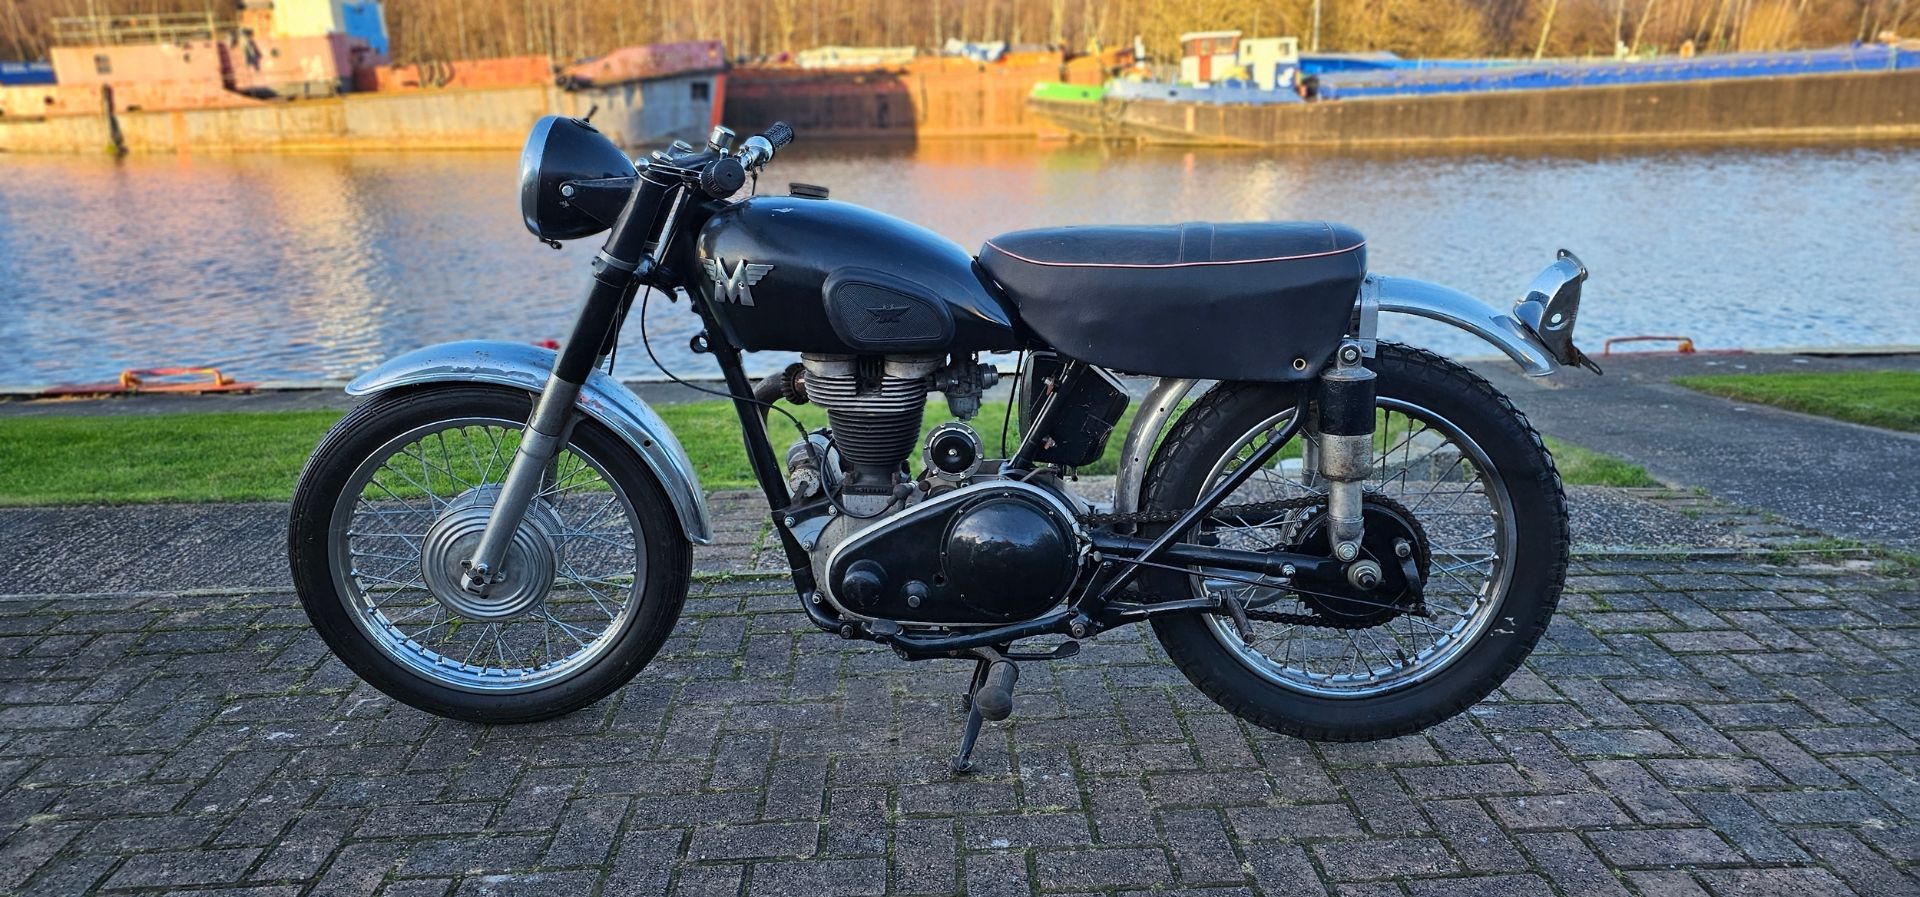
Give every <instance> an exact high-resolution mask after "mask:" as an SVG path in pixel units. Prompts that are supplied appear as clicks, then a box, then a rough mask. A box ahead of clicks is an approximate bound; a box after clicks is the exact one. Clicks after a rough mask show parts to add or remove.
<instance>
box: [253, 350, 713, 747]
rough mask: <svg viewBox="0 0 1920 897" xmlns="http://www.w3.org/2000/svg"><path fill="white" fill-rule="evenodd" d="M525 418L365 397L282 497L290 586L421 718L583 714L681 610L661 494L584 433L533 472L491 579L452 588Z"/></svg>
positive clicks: (681, 559)
mask: <svg viewBox="0 0 1920 897" xmlns="http://www.w3.org/2000/svg"><path fill="white" fill-rule="evenodd" d="M531 407H532V397H531V396H530V395H528V394H527V393H524V392H520V391H517V390H511V389H503V388H497V387H486V386H467V385H461V386H445V387H432V388H428V389H425V390H420V391H412V392H405V393H397V394H388V395H383V396H379V397H377V398H374V399H372V400H370V401H368V402H366V403H364V404H362V405H360V406H359V407H357V408H355V409H354V410H353V411H352V412H351V413H349V414H348V415H347V416H346V417H345V418H343V419H341V421H340V423H339V424H337V425H335V426H334V428H333V430H332V431H330V432H329V433H328V434H327V437H326V438H325V439H324V440H323V441H322V442H321V444H320V447H319V448H318V449H317V450H315V452H314V455H313V457H312V459H311V460H309V461H308V462H307V467H306V470H305V471H304V472H303V473H302V474H301V478H300V485H299V488H298V490H297V491H296V492H295V493H294V502H293V515H292V519H291V521H290V524H289V547H290V550H291V556H292V565H293V580H294V587H295V589H296V590H297V591H298V592H299V595H300V601H301V604H302V605H303V606H304V607H305V608H306V612H307V616H308V618H309V619H310V620H312V622H313V625H314V628H315V629H316V630H318V631H319V633H320V636H321V637H322V638H323V639H325V640H326V642H327V645H328V646H329V647H331V648H332V649H333V652H334V654H336V655H337V656H338V657H339V658H340V660H341V661H342V662H344V663H345V664H346V665H347V666H348V667H349V668H351V669H352V670H353V671H354V672H355V673H357V674H359V675H360V677H361V678H363V679H365V680H367V681H368V682H369V683H371V684H372V685H373V686H375V687H376V688H378V689H380V690H381V691H383V692H385V693H386V694H388V695H390V696H392V697H394V698H395V699H397V700H400V701H403V702H405V703H407V704H410V705H412V706H414V707H417V708H419V709H421V710H425V711H427V712H429V713H435V714H438V715H441V716H446V717H451V718H454V719H462V720H468V721H472V722H485V723H513V722H533V721H536V720H542V719H548V718H551V717H555V716H559V715H561V714H564V713H568V712H570V711H573V710H576V709H579V708H581V707H584V706H586V705H588V704H591V703H593V702H594V701H597V700H599V699H601V698H603V697H605V696H606V695H607V694H608V693H610V692H612V691H613V690H614V689H616V688H619V687H620V686H621V685H623V684H625V683H626V682H627V681H628V680H629V679H632V678H633V676H634V675H635V674H636V673H638V672H639V671H640V669H641V668H642V667H644V666H646V664H647V662H648V661H649V660H651V659H652V658H653V655H654V654H655V653H656V652H658V651H659V650H660V645H661V643H662V642H664V641H665V640H666V638H667V635H668V633H669V632H670V631H671V630H672V628H673V624H674V621H675V620H677V619H678V617H679V615H680V608H681V605H682V603H683V602H684V600H685V598H686V593H687V586H688V581H689V575H690V570H691V551H690V547H689V545H688V544H687V541H686V539H685V537H684V536H683V535H682V534H681V531H680V529H679V527H678V526H677V525H676V522H675V520H674V516H673V513H672V511H671V506H670V505H669V504H668V499H667V496H666V494H665V493H664V492H663V491H662V489H661V487H660V484H659V483H658V482H657V481H656V480H655V479H654V478H653V476H652V474H651V473H650V472H649V471H648V470H647V468H646V467H645V466H644V464H642V463H641V462H640V460H639V459H638V458H636V457H634V456H633V454H632V451H631V449H629V448H628V447H627V445H626V444H625V443H624V442H622V441H621V440H620V439H619V438H618V437H616V436H615V435H614V434H613V433H612V432H611V431H609V430H607V429H606V428H605V427H603V426H601V425H600V424H599V423H597V422H595V421H593V420H590V419H582V420H580V421H578V422H577V423H575V424H574V426H573V429H572V433H571V435H570V436H569V437H568V443H567V445H566V446H565V447H564V448H563V449H562V450H561V452H560V455H559V457H558V458H556V459H555V461H554V462H553V464H552V465H551V466H550V467H549V469H548V471H547V475H546V477H545V481H544V483H543V484H542V488H541V491H540V493H539V494H538V495H537V496H536V497H535V499H534V501H533V503H532V505H531V506H530V507H529V508H528V512H527V515H526V520H525V522H523V523H522V524H521V526H520V529H519V530H518V531H517V533H516V534H515V537H514V539H513V543H512V545H511V547H510V548H509V549H508V553H507V557H506V561H505V563H504V564H503V569H504V572H505V575H506V576H507V579H506V580H505V581H504V582H502V583H500V584H498V585H497V586H496V587H495V588H494V589H492V590H490V591H489V592H488V594H486V595H484V596H475V595H473V594H471V593H468V592H466V591H465V590H464V589H462V588H460V585H459V583H460V579H461V573H462V570H461V567H460V562H461V561H463V560H465V559H467V558H469V557H471V555H472V551H473V549H474V547H475V545H476V544H477V543H478V541H479V537H480V532H481V530H482V529H484V527H485V525H486V521H487V518H488V517H489V516H490V515H491V511H492V507H493V501H494V499H495V498H496V497H497V495H498V492H499V488H500V482H501V480H502V479H503V478H504V477H505V475H506V469H507V464H508V462H509V461H510V460H511V459H512V458H513V453H514V448H515V447H516V446H517V445H518V444H519V441H520V433H521V432H522V430H523V429H524V428H525V421H526V420H527V417H528V413H529V411H530V409H531Z"/></svg>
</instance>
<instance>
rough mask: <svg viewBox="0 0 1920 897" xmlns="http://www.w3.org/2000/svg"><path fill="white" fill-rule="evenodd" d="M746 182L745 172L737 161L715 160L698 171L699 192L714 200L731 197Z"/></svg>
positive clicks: (727, 159)
mask: <svg viewBox="0 0 1920 897" xmlns="http://www.w3.org/2000/svg"><path fill="white" fill-rule="evenodd" d="M746 182H747V170H746V169H745V168H744V167H742V166H741V165H740V160H739V159H734V158H725V159H715V160H713V161H712V162H711V163H708V165H707V167H706V168H704V169H701V171H700V190H701V192H703V193H705V194H707V195H708V196H711V197H713V198H714V199H725V198H727V197H729V196H732V195H733V194H735V193H737V192H739V190H740V187H741V186H742V185H744V184H746Z"/></svg>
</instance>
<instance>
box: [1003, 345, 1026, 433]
mask: <svg viewBox="0 0 1920 897" xmlns="http://www.w3.org/2000/svg"><path fill="white" fill-rule="evenodd" d="M1026 370H1027V351H1026V350H1025V349H1022V350H1020V358H1019V359H1018V360H1017V361H1015V362H1014V363H1013V388H1012V389H1009V390H1007V409H1006V413H1005V414H1003V415H1001V417H1000V457H1002V458H1004V457H1006V456H1007V428H1008V427H1010V426H1011V425H1012V424H1013V403H1014V401H1015V400H1017V399H1019V398H1020V388H1021V387H1022V386H1023V385H1025V383H1026V381H1025V379H1023V378H1022V377H1021V374H1023V373H1025V372H1026Z"/></svg>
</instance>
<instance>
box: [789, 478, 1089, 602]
mask: <svg viewBox="0 0 1920 897" xmlns="http://www.w3.org/2000/svg"><path fill="white" fill-rule="evenodd" d="M1082 536H1083V534H1082V533H1081V531H1080V526H1079V524H1078V523H1077V522H1076V521H1075V520H1074V514H1073V511H1072V510H1071V509H1070V508H1069V507H1068V506H1067V505H1066V503H1065V502H1063V501H1062V500H1061V499H1060V498H1059V497H1058V496H1056V495H1054V494H1053V493H1051V492H1049V491H1047V490H1045V489H1043V488H1040V487H1038V486H1033V485H1030V484H1027V483H1021V482H1016V481H1013V480H995V481H988V482H979V483H974V484H972V485H969V486H965V487H962V488H959V489H954V490H952V491H949V492H945V493H942V494H940V495H937V496H935V497H933V498H929V499H927V500H925V501H922V502H920V503H918V504H916V505H913V506H912V507H910V508H908V509H907V510H905V511H902V512H900V513H899V514H896V515H894V516H892V517H889V518H887V519H886V520H885V521H883V522H880V523H877V524H874V525H872V526H870V527H868V528H866V529H864V530H862V531H860V532H859V533H856V534H854V535H853V536H852V537H850V538H848V539H847V540H846V541H845V542H842V543H841V544H840V545H838V546H837V547H835V548H834V550H833V552H832V553H831V554H830V555H828V558H827V563H826V576H825V577H823V579H824V583H823V584H824V585H825V587H826V589H825V591H826V595H827V598H828V600H829V601H831V602H832V603H833V605H834V607H835V608H837V609H839V610H840V611H841V612H842V613H845V614H848V615H850V616H855V617H864V618H873V619H885V620H895V621H898V622H901V623H923V624H932V625H944V626H997V625H1001V624H1005V623H1012V622H1017V621H1020V620H1027V619H1031V618H1033V617H1036V616H1039V615H1040V614H1043V613H1045V612H1047V611H1048V610H1050V609H1051V608H1053V607H1054V606H1055V605H1057V604H1059V603H1060V602H1061V601H1063V600H1065V599H1066V598H1067V596H1068V595H1069V594H1070V593H1071V592H1072V589H1073V585H1074V581H1075V580H1076V579H1077V578H1078V576H1079V572H1080V560H1081V555H1082V552H1081V548H1082V544H1083V539H1082Z"/></svg>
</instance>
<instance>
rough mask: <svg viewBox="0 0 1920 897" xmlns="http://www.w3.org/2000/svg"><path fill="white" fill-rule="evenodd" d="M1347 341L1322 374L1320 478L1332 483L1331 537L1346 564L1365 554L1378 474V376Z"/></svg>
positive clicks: (1329, 494) (1329, 503)
mask: <svg viewBox="0 0 1920 897" xmlns="http://www.w3.org/2000/svg"><path fill="white" fill-rule="evenodd" d="M1363 360H1364V359H1363V358H1362V353H1361V351H1360V345H1359V343H1357V342H1355V341H1353V340H1346V341H1344V342H1342V343H1341V344H1340V350H1339V351H1338V352H1337V353H1335V355H1334V365H1333V367H1332V369H1330V370H1327V371H1325V372H1323V373H1321V375H1320V420H1319V430H1320V452H1319V455H1320V476H1321V477H1322V478H1324V479H1325V480H1326V481H1327V518H1328V527H1327V532H1328V539H1329V541H1330V542H1331V543H1332V545H1331V547H1332V549H1333V556H1334V557H1335V558H1338V559H1339V560H1340V561H1342V562H1348V561H1352V560H1354V559H1355V558H1357V557H1359V556H1360V538H1361V536H1362V535H1363V527H1362V522H1361V520H1362V519H1361V514H1362V504H1363V498H1364V494H1365V493H1364V489H1365V484H1366V481H1367V478H1368V477H1371V476H1372V475H1373V427H1374V422H1373V418H1374V412H1373V397H1374V389H1373V381H1374V373H1373V372H1372V371H1370V370H1367V369H1366V367H1365V366H1364V365H1363V364H1362V361H1363Z"/></svg>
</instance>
